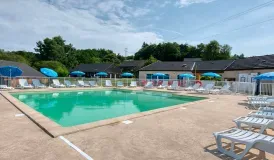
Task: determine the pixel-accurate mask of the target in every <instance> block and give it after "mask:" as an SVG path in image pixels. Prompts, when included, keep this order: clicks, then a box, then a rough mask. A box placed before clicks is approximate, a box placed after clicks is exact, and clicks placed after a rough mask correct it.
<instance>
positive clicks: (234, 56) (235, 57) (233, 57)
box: [231, 53, 245, 59]
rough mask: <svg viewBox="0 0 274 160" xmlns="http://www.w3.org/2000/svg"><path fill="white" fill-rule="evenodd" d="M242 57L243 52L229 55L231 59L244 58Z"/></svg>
mask: <svg viewBox="0 0 274 160" xmlns="http://www.w3.org/2000/svg"><path fill="white" fill-rule="evenodd" d="M244 58H245V56H244V54H243V53H242V54H240V55H237V54H234V55H233V56H232V57H231V59H244Z"/></svg>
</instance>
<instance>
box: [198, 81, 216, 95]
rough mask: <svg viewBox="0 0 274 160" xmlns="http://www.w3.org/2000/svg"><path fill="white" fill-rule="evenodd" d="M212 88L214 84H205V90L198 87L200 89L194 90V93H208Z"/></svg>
mask: <svg viewBox="0 0 274 160" xmlns="http://www.w3.org/2000/svg"><path fill="white" fill-rule="evenodd" d="M213 87H214V84H212V83H210V84H206V86H205V88H203V87H200V88H198V89H196V90H195V91H196V92H199V93H209V92H210V90H212V88H213Z"/></svg>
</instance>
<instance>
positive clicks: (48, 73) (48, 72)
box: [40, 68, 58, 77]
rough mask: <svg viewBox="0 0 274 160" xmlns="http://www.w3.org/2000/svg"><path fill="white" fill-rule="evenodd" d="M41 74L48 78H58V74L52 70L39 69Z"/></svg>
mask: <svg viewBox="0 0 274 160" xmlns="http://www.w3.org/2000/svg"><path fill="white" fill-rule="evenodd" d="M40 71H41V73H43V74H44V75H45V76H48V77H58V74H57V73H56V72H55V71H54V70H52V69H49V68H41V69H40Z"/></svg>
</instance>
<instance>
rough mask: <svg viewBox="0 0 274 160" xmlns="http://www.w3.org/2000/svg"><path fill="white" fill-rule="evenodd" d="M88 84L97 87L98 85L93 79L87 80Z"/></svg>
mask: <svg viewBox="0 0 274 160" xmlns="http://www.w3.org/2000/svg"><path fill="white" fill-rule="evenodd" d="M89 85H90V86H91V87H97V86H98V85H97V84H96V82H95V81H89Z"/></svg>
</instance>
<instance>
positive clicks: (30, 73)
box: [0, 60, 45, 77]
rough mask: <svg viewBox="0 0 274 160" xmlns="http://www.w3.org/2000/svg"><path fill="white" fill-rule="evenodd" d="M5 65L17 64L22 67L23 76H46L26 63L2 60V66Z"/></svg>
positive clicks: (0, 61) (0, 63)
mask: <svg viewBox="0 0 274 160" xmlns="http://www.w3.org/2000/svg"><path fill="white" fill-rule="evenodd" d="M3 66H16V67H18V68H20V69H21V70H22V71H23V73H22V75H21V76H32V77H45V76H44V75H43V74H42V73H40V72H39V71H37V70H35V69H34V68H32V67H30V66H29V65H27V64H25V63H19V62H14V61H5V60H0V67H3Z"/></svg>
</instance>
